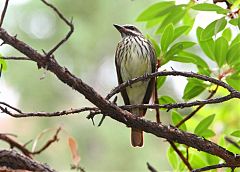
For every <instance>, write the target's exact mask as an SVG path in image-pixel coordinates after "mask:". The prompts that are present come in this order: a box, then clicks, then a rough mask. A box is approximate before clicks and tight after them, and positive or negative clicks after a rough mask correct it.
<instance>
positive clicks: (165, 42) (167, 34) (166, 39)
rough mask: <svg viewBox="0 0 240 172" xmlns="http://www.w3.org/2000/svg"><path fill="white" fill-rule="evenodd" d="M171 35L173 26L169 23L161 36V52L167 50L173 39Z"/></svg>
mask: <svg viewBox="0 0 240 172" xmlns="http://www.w3.org/2000/svg"><path fill="white" fill-rule="evenodd" d="M173 35H174V28H173V25H172V24H169V25H168V26H167V27H166V28H165V29H164V32H163V34H162V38H161V49H162V51H163V52H166V51H167V48H168V46H169V45H170V44H171V43H172V41H173Z"/></svg>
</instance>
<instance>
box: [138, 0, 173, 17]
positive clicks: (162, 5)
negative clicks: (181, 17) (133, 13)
mask: <svg viewBox="0 0 240 172" xmlns="http://www.w3.org/2000/svg"><path fill="white" fill-rule="evenodd" d="M174 4H175V2H174V1H168V2H159V3H155V4H153V5H151V6H150V7H148V8H147V9H146V10H144V11H143V12H142V13H141V14H140V15H139V16H138V18H137V21H148V20H152V19H155V18H157V17H162V16H163V15H166V14H167V13H168V12H169V11H170V8H171V7H173V6H174Z"/></svg>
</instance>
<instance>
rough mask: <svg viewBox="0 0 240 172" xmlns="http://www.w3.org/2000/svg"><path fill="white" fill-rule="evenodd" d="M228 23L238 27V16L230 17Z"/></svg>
mask: <svg viewBox="0 0 240 172" xmlns="http://www.w3.org/2000/svg"><path fill="white" fill-rule="evenodd" d="M229 23H230V24H232V25H233V26H238V28H240V17H238V18H234V19H231V20H230V21H229Z"/></svg>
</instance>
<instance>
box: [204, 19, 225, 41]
mask: <svg viewBox="0 0 240 172" xmlns="http://www.w3.org/2000/svg"><path fill="white" fill-rule="evenodd" d="M226 25H227V21H226V19H225V18H224V17H223V18H221V19H218V20H215V21H213V22H212V23H210V24H209V25H208V26H207V27H206V28H205V29H204V30H203V31H202V34H201V37H200V40H201V41H206V40H208V39H211V38H212V37H213V36H214V35H216V34H217V33H218V32H220V31H222V30H223V29H224V28H225V26H226Z"/></svg>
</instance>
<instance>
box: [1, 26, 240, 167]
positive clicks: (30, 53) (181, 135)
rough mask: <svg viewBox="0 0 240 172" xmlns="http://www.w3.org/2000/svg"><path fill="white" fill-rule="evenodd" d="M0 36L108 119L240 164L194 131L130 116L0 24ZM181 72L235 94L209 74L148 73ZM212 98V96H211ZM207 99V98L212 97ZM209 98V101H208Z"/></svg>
mask: <svg viewBox="0 0 240 172" xmlns="http://www.w3.org/2000/svg"><path fill="white" fill-rule="evenodd" d="M0 38H1V39H2V40H3V41H4V42H5V43H7V44H9V45H11V46H12V47H14V48H16V49H17V50H19V51H20V52H21V53H23V54H24V55H26V56H27V57H29V58H31V59H32V60H34V61H36V62H37V63H38V65H39V66H40V67H44V66H46V64H47V66H48V68H47V70H49V71H51V72H52V73H54V74H55V75H56V76H57V77H58V78H59V80H61V81H62V82H63V83H65V84H67V85H69V86H70V87H71V88H73V89H75V90H77V91H78V92H79V93H81V94H83V95H84V96H85V97H86V98H87V99H88V100H89V101H90V102H91V103H93V104H94V105H95V106H97V107H98V108H99V109H100V111H101V112H102V113H103V114H104V115H107V116H109V117H111V118H112V119H115V120H117V121H119V122H121V123H124V124H125V125H127V126H129V127H132V128H139V129H141V130H143V131H145V132H147V133H152V134H153V135H155V136H157V137H161V138H165V139H167V140H170V141H173V142H178V143H181V144H185V145H187V146H190V147H193V148H196V149H197V150H199V151H204V152H207V153H209V154H212V155H216V156H218V157H220V158H222V159H224V160H225V161H226V163H227V164H230V165H232V166H240V158H238V157H235V155H234V154H233V153H232V152H229V151H228V150H226V149H224V148H222V147H220V146H218V145H217V144H215V143H213V142H211V141H208V140H205V139H203V138H200V137H198V136H196V135H194V134H191V133H188V132H183V131H181V130H179V129H177V128H176V127H172V126H166V125H162V124H160V123H156V122H151V121H148V120H145V119H141V118H138V117H136V116H133V115H132V114H131V113H129V112H127V111H125V110H123V109H121V108H119V107H117V106H116V105H114V104H113V103H111V102H109V101H107V100H105V99H104V98H103V97H102V96H100V95H99V94H98V93H97V92H96V91H95V90H94V89H93V88H91V87H90V86H88V85H87V84H85V83H84V82H83V81H82V80H81V79H79V78H77V77H76V76H74V75H73V74H72V73H70V72H69V71H68V70H67V69H66V68H64V67H61V66H60V65H59V64H58V63H57V61H56V60H55V59H53V58H48V57H46V56H43V55H41V54H39V53H37V51H35V50H33V49H32V48H31V47H29V46H28V45H26V44H25V43H23V42H22V41H20V40H18V39H17V38H15V37H13V36H10V35H9V34H8V33H7V32H6V31H5V30H3V29H2V28H0ZM180 74H181V75H183V76H186V77H188V76H189V77H193V76H194V77H196V78H199V79H203V80H207V81H210V82H212V83H214V84H217V85H220V86H223V87H224V88H227V89H228V90H229V91H230V92H231V94H230V95H228V96H226V97H225V99H230V98H232V97H233V95H234V94H235V90H234V89H232V88H231V87H230V86H229V85H227V84H225V83H224V82H221V81H219V80H215V79H213V78H209V77H207V76H202V75H198V74H193V73H184V72H175V71H172V72H162V73H161V75H160V74H158V73H155V74H151V76H152V77H154V75H155V76H156V75H159V76H163V75H165V76H166V75H180ZM235 97H240V94H239V93H236V95H235ZM213 100H214V99H213ZM213 100H211V101H213ZM211 101H210V100H209V102H210V103H211Z"/></svg>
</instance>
